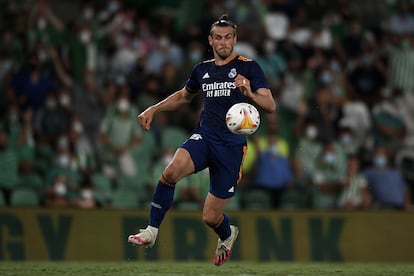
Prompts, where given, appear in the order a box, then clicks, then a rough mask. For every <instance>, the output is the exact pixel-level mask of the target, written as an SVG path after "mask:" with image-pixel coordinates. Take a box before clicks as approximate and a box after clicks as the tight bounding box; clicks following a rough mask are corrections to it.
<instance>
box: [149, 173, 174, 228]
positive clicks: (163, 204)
mask: <svg viewBox="0 0 414 276" xmlns="http://www.w3.org/2000/svg"><path fill="white" fill-rule="evenodd" d="M174 190H175V186H170V185H167V184H164V183H162V182H161V181H159V182H158V184H157V187H156V188H155V191H154V194H153V195H152V202H151V210H150V220H149V225H151V226H154V227H157V228H159V227H160V225H161V223H162V220H163V219H164V216H165V214H166V213H167V211H168V209H170V207H171V205H172V203H173V199H174Z"/></svg>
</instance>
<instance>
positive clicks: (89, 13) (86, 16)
mask: <svg viewBox="0 0 414 276" xmlns="http://www.w3.org/2000/svg"><path fill="white" fill-rule="evenodd" d="M94 15H95V12H94V11H93V9H91V8H87V9H84V10H83V18H84V19H85V20H87V21H89V20H91V19H92V18H93V17H94Z"/></svg>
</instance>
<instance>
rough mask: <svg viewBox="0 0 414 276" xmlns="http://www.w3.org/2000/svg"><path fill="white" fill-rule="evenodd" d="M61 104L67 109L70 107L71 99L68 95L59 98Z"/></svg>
mask: <svg viewBox="0 0 414 276" xmlns="http://www.w3.org/2000/svg"><path fill="white" fill-rule="evenodd" d="M59 102H60V104H61V105H62V106H64V107H67V106H69V105H70V97H69V96H68V95H62V96H60V98H59Z"/></svg>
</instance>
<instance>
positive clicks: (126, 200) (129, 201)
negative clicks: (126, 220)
mask: <svg viewBox="0 0 414 276" xmlns="http://www.w3.org/2000/svg"><path fill="white" fill-rule="evenodd" d="M139 207H140V204H139V198H138V195H137V193H136V192H135V191H134V190H130V189H127V188H118V189H117V190H116V191H115V193H114V196H113V198H112V208H114V209H137V208H139Z"/></svg>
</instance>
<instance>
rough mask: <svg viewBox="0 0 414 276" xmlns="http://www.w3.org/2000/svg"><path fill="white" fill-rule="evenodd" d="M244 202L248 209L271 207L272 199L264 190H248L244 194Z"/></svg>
mask: <svg viewBox="0 0 414 276" xmlns="http://www.w3.org/2000/svg"><path fill="white" fill-rule="evenodd" d="M244 204H245V208H246V209H250V210H262V209H271V208H272V199H271V197H270V195H269V193H267V192H266V191H262V190H249V191H247V192H246V193H245V195H244Z"/></svg>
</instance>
